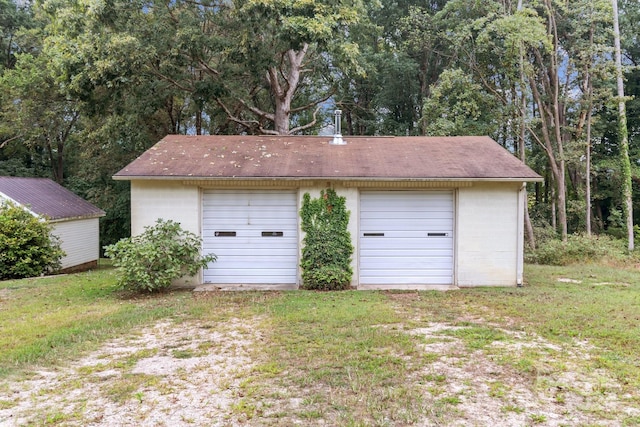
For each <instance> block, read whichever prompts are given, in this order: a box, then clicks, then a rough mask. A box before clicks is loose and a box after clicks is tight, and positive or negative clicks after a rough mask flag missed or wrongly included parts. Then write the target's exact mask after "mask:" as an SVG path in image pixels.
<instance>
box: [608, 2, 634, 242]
mask: <svg viewBox="0 0 640 427" xmlns="http://www.w3.org/2000/svg"><path fill="white" fill-rule="evenodd" d="M612 6H613V35H614V46H615V58H616V83H617V84H616V86H617V89H618V135H619V137H620V160H621V162H622V195H623V207H624V209H623V212H624V216H625V225H626V231H627V248H628V249H629V250H630V251H632V250H633V248H634V239H633V202H632V195H631V163H630V161H629V134H628V131H627V112H626V107H625V99H624V81H623V73H622V53H621V49H620V27H619V24H618V21H619V20H618V1H617V0H612Z"/></svg>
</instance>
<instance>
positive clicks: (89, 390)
mask: <svg viewBox="0 0 640 427" xmlns="http://www.w3.org/2000/svg"><path fill="white" fill-rule="evenodd" d="M474 321H475V322H476V323H477V324H481V323H482V320H481V319H474ZM265 325H266V323H265V322H264V321H263V319H260V318H254V319H242V320H240V319H231V320H229V321H225V322H217V323H210V324H198V323H193V322H177V321H176V322H172V321H165V322H161V323H158V324H156V325H154V326H152V327H150V328H148V329H146V330H144V331H142V332H141V333H139V334H132V335H129V336H123V337H121V338H119V339H116V340H112V341H110V342H107V343H105V344H104V345H103V346H102V347H101V348H100V349H99V350H98V351H95V352H93V353H91V354H88V355H86V356H85V357H83V358H81V359H79V360H76V361H73V362H70V363H67V364H65V365H64V366H62V367H60V368H57V369H55V370H39V371H36V372H33V375H31V377H30V378H27V379H22V380H19V381H13V382H9V383H7V384H4V385H2V386H0V426H18V425H43V424H60V425H69V426H110V427H111V426H131V425H136V426H188V425H197V426H201V425H202V426H204V425H206V426H236V425H237V426H240V425H243V426H244V425H249V426H262V425H341V424H342V422H341V421H340V418H339V416H338V415H336V414H337V413H338V411H337V410H336V409H334V408H326V410H325V411H320V413H319V414H316V416H314V417H313V418H309V417H302V416H301V415H300V414H301V413H303V411H301V407H302V406H304V405H305V404H307V403H308V402H312V401H313V396H314V395H317V394H318V393H326V394H330V393H331V392H332V390H330V389H329V388H328V386H322V385H319V386H314V387H306V388H305V387H302V386H301V385H300V384H293V383H292V384H290V386H289V385H287V383H286V381H282V379H283V378H278V376H277V375H275V376H274V377H273V378H270V377H269V376H268V375H267V376H264V375H263V376H261V377H259V381H260V384H255V386H256V387H260V388H262V389H263V390H269V392H268V393H264V392H263V393H257V394H253V395H252V394H251V393H250V390H249V388H250V386H251V384H250V381H248V378H249V377H251V374H252V372H253V371H254V369H256V366H258V365H261V366H264V364H265V363H268V360H267V357H268V356H267V352H265V351H262V350H263V349H265V348H267V346H269V333H270V331H268V330H265V329H267V327H266V326H265ZM456 330H459V327H454V326H452V325H448V324H444V323H430V324H428V325H427V326H426V327H422V328H414V329H407V330H406V333H408V334H410V335H411V336H412V337H414V339H415V340H416V345H417V346H418V348H419V351H418V352H417V355H416V356H415V357H416V358H424V359H423V360H422V359H421V363H420V366H421V368H420V369H419V370H417V371H412V374H411V377H410V378H406V380H405V381H407V382H411V383H412V384H413V385H414V387H413V389H414V390H417V391H418V392H419V393H421V395H422V396H421V399H420V400H421V402H422V404H421V407H420V408H412V409H411V411H412V414H411V415H410V416H407V417H404V418H403V419H404V420H405V421H399V419H400V418H399V417H395V416H394V415H393V414H387V415H388V416H387V415H385V414H384V410H382V416H381V417H379V418H371V417H367V418H366V419H365V418H363V420H362V425H394V426H400V425H418V426H432V425H433V426H435V425H450V426H475V425H477V426H493V427H499V426H529V425H544V426H563V425H566V426H580V425H583V426H586V425H589V426H593V425H598V426H623V425H629V424H625V423H624V420H625V419H626V420H629V419H639V418H638V417H640V408H639V407H638V402H639V401H640V396H639V395H638V393H633V394H632V393H629V392H628V391H626V392H625V391H624V389H623V388H622V387H621V386H620V385H619V384H618V383H617V381H616V380H615V379H613V378H611V377H610V376H609V374H608V373H607V372H606V371H603V370H593V369H589V368H588V366H590V365H589V364H585V363H583V362H584V361H585V360H588V359H589V358H590V357H592V355H593V354H594V352H597V349H594V348H593V347H591V346H590V345H589V344H588V343H585V342H575V343H572V344H571V345H567V346H558V345H554V344H552V343H550V342H547V341H545V340H544V339H542V338H540V337H539V336H535V335H530V334H526V333H523V332H514V331H511V330H507V329H500V330H499V332H500V333H501V334H502V338H501V339H499V340H496V341H494V342H492V343H490V344H489V345H488V346H484V347H482V348H479V349H476V350H470V349H469V348H468V347H467V346H465V344H464V343H463V341H462V339H461V338H460V337H459V336H457V335H456V333H455V332H456ZM425 361H426V362H425ZM527 361H529V362H530V363H528V362H527ZM285 375H286V372H284V373H281V377H282V376H285ZM254 379H255V378H254ZM252 381H253V380H252ZM283 384H284V385H283ZM248 390H249V391H248ZM256 408H259V409H260V410H259V411H256Z"/></svg>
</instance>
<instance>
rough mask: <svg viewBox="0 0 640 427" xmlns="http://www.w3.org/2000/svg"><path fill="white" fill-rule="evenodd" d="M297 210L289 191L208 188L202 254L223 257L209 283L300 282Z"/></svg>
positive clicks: (213, 268) (207, 274) (211, 272)
mask: <svg viewBox="0 0 640 427" xmlns="http://www.w3.org/2000/svg"><path fill="white" fill-rule="evenodd" d="M297 219H298V208H297V199H296V192H295V191H290V190H205V192H204V195H203V218H202V237H203V252H205V253H214V254H215V255H216V256H217V257H218V259H217V261H216V262H214V263H212V264H211V265H210V266H209V268H208V269H207V270H205V271H204V282H205V283H220V284H245V283H246V284H258V283H262V284H273V283H276V284H295V283H297V277H298V220H297Z"/></svg>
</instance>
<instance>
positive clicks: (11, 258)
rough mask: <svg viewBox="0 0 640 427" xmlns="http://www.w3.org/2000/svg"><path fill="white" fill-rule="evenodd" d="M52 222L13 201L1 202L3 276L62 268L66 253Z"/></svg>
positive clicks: (0, 274) (0, 269) (0, 262)
mask: <svg viewBox="0 0 640 427" xmlns="http://www.w3.org/2000/svg"><path fill="white" fill-rule="evenodd" d="M52 228H53V227H52V226H51V225H50V224H49V223H48V222H46V221H43V220H42V218H38V217H35V216H33V215H32V214H31V213H29V212H28V211H27V210H25V209H22V208H21V207H19V206H16V205H15V204H13V203H8V202H2V203H1V204H0V279H20V278H23V277H34V276H40V275H42V274H44V273H48V272H55V271H57V270H59V269H60V260H61V259H62V257H63V256H64V255H65V253H64V251H63V250H62V249H61V248H60V240H59V239H58V237H57V236H54V235H52V234H51V230H52Z"/></svg>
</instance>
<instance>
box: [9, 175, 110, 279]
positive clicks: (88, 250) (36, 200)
mask: <svg viewBox="0 0 640 427" xmlns="http://www.w3.org/2000/svg"><path fill="white" fill-rule="evenodd" d="M1 199H5V200H9V201H12V202H14V203H17V204H18V205H20V206H23V207H24V208H26V209H28V210H29V211H30V212H31V213H32V214H34V215H37V216H40V217H44V218H47V219H48V220H49V222H50V223H51V225H52V226H53V230H52V234H54V235H56V236H58V237H59V238H60V242H61V247H62V250H63V251H64V252H65V253H66V255H65V256H64V257H63V258H62V260H61V261H62V271H63V272H65V271H66V272H69V271H79V270H85V269H89V268H93V267H95V266H97V264H98V259H99V258H100V228H99V225H98V221H99V218H100V217H102V216H104V215H105V213H104V211H103V210H101V209H98V208H97V207H95V206H93V205H92V204H91V203H89V202H87V201H86V200H84V199H82V198H81V197H79V196H77V195H76V194H74V193H72V192H71V191H69V190H67V189H66V188H64V187H63V186H61V185H59V184H57V183H55V182H53V181H51V180H50V179H46V178H20V177H10V176H0V200H1Z"/></svg>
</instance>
